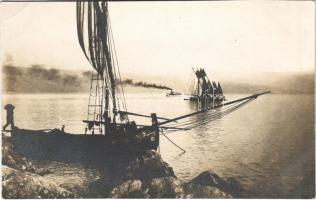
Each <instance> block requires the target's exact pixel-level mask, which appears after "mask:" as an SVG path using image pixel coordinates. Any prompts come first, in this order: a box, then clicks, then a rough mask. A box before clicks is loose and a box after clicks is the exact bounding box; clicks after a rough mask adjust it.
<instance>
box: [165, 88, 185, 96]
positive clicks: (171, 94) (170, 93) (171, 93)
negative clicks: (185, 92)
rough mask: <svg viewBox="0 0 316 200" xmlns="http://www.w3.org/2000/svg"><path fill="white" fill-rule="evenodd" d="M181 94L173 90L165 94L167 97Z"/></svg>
mask: <svg viewBox="0 0 316 200" xmlns="http://www.w3.org/2000/svg"><path fill="white" fill-rule="evenodd" d="M179 95H182V94H181V93H180V92H175V91H173V90H171V91H170V92H169V93H167V94H166V96H167V97H169V96H179Z"/></svg>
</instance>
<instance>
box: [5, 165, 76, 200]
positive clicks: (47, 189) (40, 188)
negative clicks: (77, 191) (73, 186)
mask: <svg viewBox="0 0 316 200" xmlns="http://www.w3.org/2000/svg"><path fill="white" fill-rule="evenodd" d="M2 196H3V197H4V198H14V199H17V198H23V199H26V198H32V199H34V198H74V197H76V196H75V195H73V194H72V193H71V192H69V191H67V190H66V189H64V188H61V187H59V186H57V185H56V183H54V182H52V181H50V180H47V179H45V178H44V177H41V176H39V175H36V174H32V173H29V172H20V171H18V170H16V169H13V168H10V167H8V166H5V165H3V166H2Z"/></svg>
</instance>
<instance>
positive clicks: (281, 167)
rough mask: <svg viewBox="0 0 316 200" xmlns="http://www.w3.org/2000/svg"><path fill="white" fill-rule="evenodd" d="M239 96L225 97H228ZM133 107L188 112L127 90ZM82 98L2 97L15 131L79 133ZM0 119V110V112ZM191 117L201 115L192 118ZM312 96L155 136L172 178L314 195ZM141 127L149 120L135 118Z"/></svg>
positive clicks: (269, 193) (180, 104) (267, 102)
mask: <svg viewBox="0 0 316 200" xmlns="http://www.w3.org/2000/svg"><path fill="white" fill-rule="evenodd" d="M241 96H245V95H233V94H231V95H227V97H228V98H229V99H230V100H232V99H235V98H238V97H241ZM126 99H127V107H128V108H129V109H128V110H129V111H131V112H138V113H143V114H150V113H151V112H156V113H157V114H158V116H162V117H175V116H178V115H181V114H185V113H189V112H192V111H194V106H192V105H191V106H190V104H189V103H188V102H187V101H184V100H183V97H169V98H167V97H165V95H164V93H155V94H127V95H126ZM87 102H88V96H87V95H86V94H84V95H79V94H71V95H51V94H50V95H7V96H4V99H3V102H2V103H3V104H6V103H11V104H14V105H15V107H16V109H15V121H16V122H15V123H16V125H17V126H18V127H20V128H32V129H45V128H60V127H61V125H63V124H65V125H66V129H65V130H66V131H67V132H72V133H78V134H80V133H83V131H84V127H85V126H84V124H83V123H82V120H83V119H85V118H86V116H87ZM2 116H4V113H3V115H2ZM195 118H196V119H200V118H203V116H198V117H197V116H195ZM314 121H315V119H314V95H276V94H271V95H265V96H263V97H260V98H258V99H257V100H255V101H253V102H252V103H250V104H247V105H246V106H244V107H242V108H240V109H239V110H237V111H234V112H233V113H230V114H229V115H226V116H224V117H223V118H221V119H218V120H217V121H213V122H210V123H208V124H205V125H201V126H200V127H197V128H195V129H193V130H190V131H185V132H184V131H179V132H174V133H170V134H169V135H168V136H169V137H170V138H171V139H172V140H173V141H174V142H176V143H177V144H178V145H179V146H181V147H182V148H184V149H185V150H186V151H187V152H186V153H185V154H181V151H179V149H177V148H176V147H174V146H173V145H172V144H171V143H170V142H169V141H168V140H166V139H165V138H163V137H161V138H162V139H161V155H162V157H163V159H164V160H165V161H166V162H168V163H169V164H170V165H171V166H172V167H173V169H174V170H175V172H176V174H177V176H178V177H179V178H182V179H184V180H189V179H191V178H193V177H195V176H196V175H198V174H199V173H201V172H203V171H205V170H209V169H211V170H213V171H214V172H216V173H218V174H219V175H222V176H232V177H235V178H236V179H237V180H239V181H240V182H241V183H242V185H243V186H244V188H245V189H246V190H247V191H248V195H249V197H257V198H260V197H279V198H281V197H283V198H288V197H290V198H294V197H297V198H300V197H301V198H302V197H308V196H313V194H314V189H313V188H314V185H315V180H314V176H315V175H314V174H315V170H314V169H315V165H314V158H315V154H314V152H315V147H314V142H315V134H314ZM137 122H138V123H139V124H145V123H150V119H137Z"/></svg>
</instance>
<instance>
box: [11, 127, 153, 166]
mask: <svg viewBox="0 0 316 200" xmlns="http://www.w3.org/2000/svg"><path fill="white" fill-rule="evenodd" d="M11 139H12V143H13V145H14V148H15V149H16V150H17V151H18V152H19V153H21V154H23V155H25V156H28V157H32V158H34V159H43V160H67V161H79V162H83V161H88V162H89V161H90V160H95V159H98V160H99V159H100V158H102V157H106V156H109V155H115V154H128V155H134V154H139V153H141V152H143V151H146V150H156V149H157V145H156V143H155V142H153V141H152V138H151V137H144V138H143V139H141V140H131V139H127V138H124V137H121V138H113V137H109V136H104V135H75V134H69V133H62V132H61V131H58V130H55V132H54V131H51V132H43V131H34V130H26V129H18V128H16V129H14V130H13V131H12V133H11Z"/></svg>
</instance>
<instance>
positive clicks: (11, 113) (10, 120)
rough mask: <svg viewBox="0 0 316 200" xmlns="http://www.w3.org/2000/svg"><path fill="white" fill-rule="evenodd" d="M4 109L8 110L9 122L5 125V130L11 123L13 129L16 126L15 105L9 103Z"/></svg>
mask: <svg viewBox="0 0 316 200" xmlns="http://www.w3.org/2000/svg"><path fill="white" fill-rule="evenodd" d="M4 109H6V110H7V123H6V124H5V125H4V126H3V130H5V129H6V128H7V127H8V126H9V125H11V130H12V129H13V127H14V119H13V109H14V106H13V105H12V104H7V105H6V106H4Z"/></svg>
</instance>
